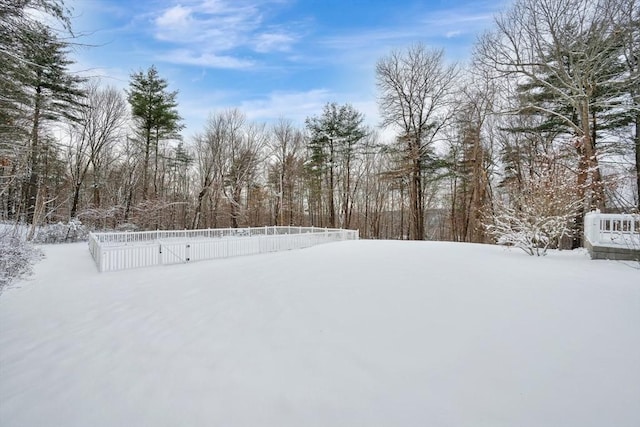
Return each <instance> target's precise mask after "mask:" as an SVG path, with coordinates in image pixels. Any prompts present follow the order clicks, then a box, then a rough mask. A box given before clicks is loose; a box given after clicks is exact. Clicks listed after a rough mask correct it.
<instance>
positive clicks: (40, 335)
mask: <svg viewBox="0 0 640 427" xmlns="http://www.w3.org/2000/svg"><path fill="white" fill-rule="evenodd" d="M44 251H45V253H46V256H47V258H46V259H45V260H43V261H41V262H40V263H39V264H38V265H36V267H35V275H34V276H33V277H32V278H30V279H28V280H25V281H22V282H20V283H18V284H17V285H16V286H14V287H13V288H11V289H8V290H5V292H4V293H3V294H2V295H1V296H0V425H2V426H3V427H13V426H66V427H71V426H82V427H85V426H92V427H100V426H137V427H140V426H154V427H157V426H191V427H195V426H232V427H233V426H277V427H283V426H292V427H293V426H296V427H300V426H305V427H307V426H322V427H325V426H332V427H335V426H345V427H346V426H349V427H352V426H367V427H370V426H403V427H405V426H431V427H433V426H492V427H494V426H520V427H522V426H536V427H537V426H580V427H586V426H603V427H605V426H606V427H609V426H616V427H624V426H629V427H631V426H634V427H637V426H639V425H640V270H638V269H637V265H636V268H633V266H632V264H624V263H620V262H612V261H590V260H589V259H588V256H587V255H586V253H584V252H552V253H550V255H548V256H547V257H544V258H538V257H529V256H526V255H525V254H524V253H522V252H520V251H516V250H512V251H508V250H505V249H504V248H501V247H495V246H481V245H471V244H455V243H434V242H388V241H350V242H341V243H334V244H328V245H322V246H317V247H313V248H309V249H304V250H298V251H290V252H282V253H272V254H267V255H257V256H251V257H243V258H232V259H224V260H216V261H205V262H199V263H193V264H190V265H174V266H167V267H156V268H147V269H140V270H130V271H122V272H115V273H102V274H100V273H98V272H97V271H96V267H95V265H94V263H93V261H92V259H91V256H90V255H89V251H88V250H87V245H86V244H70V245H59V246H48V247H44Z"/></svg>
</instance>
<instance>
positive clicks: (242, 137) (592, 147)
mask: <svg viewBox="0 0 640 427" xmlns="http://www.w3.org/2000/svg"><path fill="white" fill-rule="evenodd" d="M70 17H71V12H70V11H69V10H68V9H67V8H66V6H65V4H64V3H63V2H62V1H59V0H0V220H1V221H4V222H7V223H20V224H26V225H29V226H31V229H32V233H30V237H33V236H34V235H35V230H36V228H37V226H39V225H44V224H52V223H58V222H62V223H65V224H69V223H73V224H77V223H78V222H82V223H83V224H84V225H85V226H87V227H89V228H91V229H100V230H104V229H119V230H146V229H185V228H186V229H191V228H220V227H245V226H264V225H300V226H310V225H313V226H318V227H341V228H353V229H359V230H360V236H361V237H363V238H375V239H414V240H422V239H429V240H452V241H463V242H484V243H490V242H496V241H498V242H503V243H505V242H506V243H509V239H512V238H518V235H519V234H520V232H521V231H522V230H523V229H537V230H541V231H540V233H539V236H540V235H542V236H543V240H544V242H542V243H540V242H538V243H536V244H544V245H547V246H549V247H557V246H565V247H577V246H580V244H581V242H580V239H581V232H582V219H583V216H584V214H585V213H586V212H588V211H590V210H593V209H600V210H602V211H605V212H638V208H639V200H640V173H639V171H640V54H639V52H640V6H639V5H638V2H637V1H635V0H595V1H594V0H516V1H515V2H513V3H512V4H511V5H510V6H509V7H507V8H506V9H505V10H504V11H503V12H501V13H499V14H497V15H496V16H495V18H494V23H493V26H492V28H491V29H490V30H488V31H487V32H485V33H484V34H483V35H481V36H480V37H479V38H478V40H477V42H476V44H475V45H474V48H473V54H472V57H471V59H470V60H469V61H467V62H466V63H454V62H452V61H449V60H447V58H446V56H445V52H444V51H443V50H441V49H438V48H437V47H431V46H426V45H424V44H421V43H414V44H412V45H410V46H406V47H405V48H402V49H398V50H393V51H390V52H388V53H387V54H386V55H383V56H381V57H380V58H379V60H378V61H377V63H376V69H375V75H376V87H375V88H374V87H372V88H371V90H372V91H375V93H376V95H377V99H378V108H379V115H380V118H381V123H379V126H376V127H372V126H367V125H366V124H365V123H366V120H365V117H364V114H363V113H362V112H361V111H358V109H357V108H355V107H354V106H353V105H352V104H349V103H344V104H341V103H335V102H329V103H327V104H326V105H325V106H324V108H323V109H322V110H321V111H318V112H317V113H316V114H315V115H311V116H309V117H307V119H306V120H305V122H304V124H300V123H296V122H295V121H294V120H291V119H288V118H287V117H282V118H281V119H279V120H277V121H275V122H269V123H263V122H257V121H254V120H250V119H249V118H248V117H247V114H246V113H245V112H244V111H243V110H242V109H241V108H230V109H229V108H228V109H224V110H216V106H215V105H211V111H212V112H211V114H210V116H209V119H208V120H207V122H206V124H205V125H204V126H203V127H202V129H200V130H198V131H197V132H195V134H194V135H193V136H189V137H188V138H185V137H184V136H183V135H182V131H183V129H184V121H183V119H182V117H181V113H180V102H179V99H180V97H179V93H178V92H177V91H176V90H173V89H172V82H171V81H169V80H168V79H167V78H165V77H163V76H162V75H160V73H159V72H158V70H157V68H156V67H155V66H154V65H149V64H141V69H140V71H136V72H133V73H132V74H131V75H130V79H129V82H128V87H127V89H126V90H125V91H123V90H119V89H117V88H115V87H113V86H111V85H110V84H108V83H106V82H105V81H104V80H101V79H99V78H95V77H87V75H86V73H85V74H83V73H75V72H71V71H70V66H71V65H72V64H73V61H74V49H75V48H76V46H77V43H78V42H77V39H76V38H75V35H74V32H73V28H72V27H71V19H70ZM388 135H392V136H391V137H390V138H389V137H388Z"/></svg>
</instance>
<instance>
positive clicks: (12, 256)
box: [0, 230, 42, 292]
mask: <svg viewBox="0 0 640 427" xmlns="http://www.w3.org/2000/svg"><path fill="white" fill-rule="evenodd" d="M40 258H42V252H41V251H40V250H39V249H38V248H36V247H34V246H32V245H31V244H29V243H28V242H26V241H25V240H24V238H22V237H21V236H19V235H18V234H16V233H13V232H11V231H10V230H3V231H1V232H0V292H2V290H3V289H4V288H5V287H6V286H8V285H9V284H11V282H13V281H14V280H16V279H18V278H20V277H22V276H24V275H28V274H30V273H31V271H32V270H31V269H32V266H33V263H34V262H35V261H37V260H39V259H40Z"/></svg>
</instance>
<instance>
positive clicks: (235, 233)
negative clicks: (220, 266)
mask: <svg viewBox="0 0 640 427" xmlns="http://www.w3.org/2000/svg"><path fill="white" fill-rule="evenodd" d="M358 238H359V233H358V230H342V229H331V228H317V227H259V228H225V229H205V230H158V231H140V232H126V233H91V234H90V235H89V251H90V252H91V255H92V257H93V259H94V261H95V263H96V266H97V267H98V271H115V270H125V269H130V268H139V267H149V266H153V265H166V264H178V263H187V262H193V261H200V260H206V259H216V258H228V257H234V256H242V255H254V254H261V253H267V252H278V251H285V250H291V249H302V248H307V247H310V246H315V245H319V244H322V243H328V242H335V241H340V240H357V239H358Z"/></svg>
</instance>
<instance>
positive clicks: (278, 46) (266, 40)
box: [255, 33, 295, 53]
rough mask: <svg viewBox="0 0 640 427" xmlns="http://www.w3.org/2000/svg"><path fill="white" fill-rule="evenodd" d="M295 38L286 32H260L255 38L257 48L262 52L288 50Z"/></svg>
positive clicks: (257, 50)
mask: <svg viewBox="0 0 640 427" xmlns="http://www.w3.org/2000/svg"><path fill="white" fill-rule="evenodd" d="M294 41H295V38H294V37H293V36H292V35H290V34H286V33H264V34H259V35H258V36H257V37H256V40H255V50H256V52H260V53H267V52H273V51H281V52H286V51H288V50H289V49H290V48H291V45H292V44H293V42H294Z"/></svg>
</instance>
